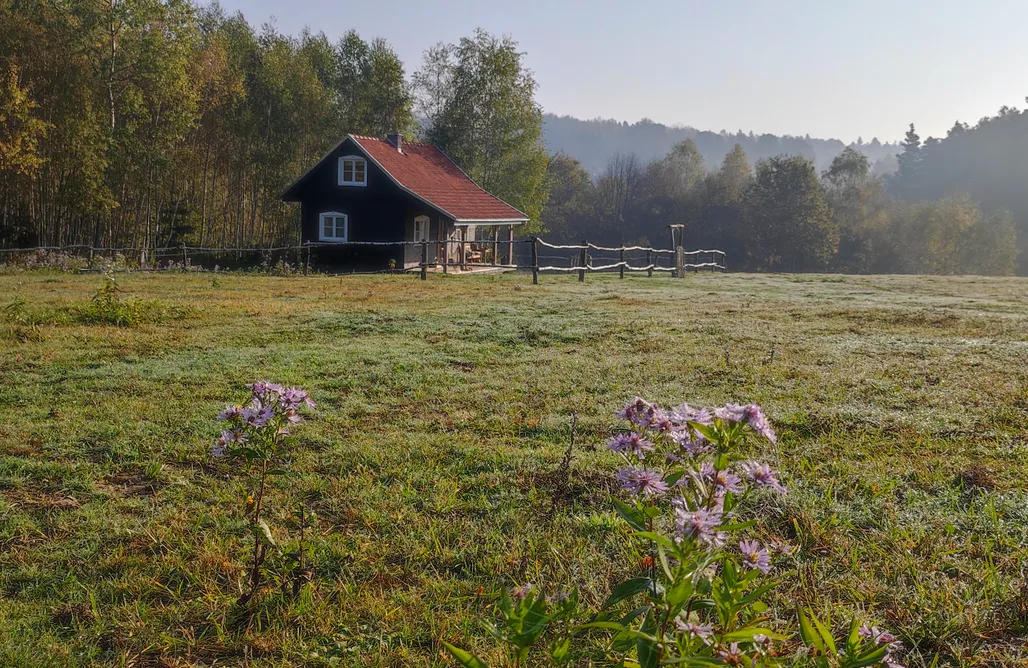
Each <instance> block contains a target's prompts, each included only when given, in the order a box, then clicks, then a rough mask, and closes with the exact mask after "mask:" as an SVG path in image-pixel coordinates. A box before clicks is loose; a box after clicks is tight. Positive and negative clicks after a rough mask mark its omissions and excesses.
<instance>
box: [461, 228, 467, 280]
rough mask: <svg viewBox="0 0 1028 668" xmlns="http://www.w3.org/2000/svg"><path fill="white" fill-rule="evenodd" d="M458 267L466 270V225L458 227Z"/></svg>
mask: <svg viewBox="0 0 1028 668" xmlns="http://www.w3.org/2000/svg"><path fill="white" fill-rule="evenodd" d="M460 268H461V271H467V270H468V226H467V225H465V226H464V227H462V228H460Z"/></svg>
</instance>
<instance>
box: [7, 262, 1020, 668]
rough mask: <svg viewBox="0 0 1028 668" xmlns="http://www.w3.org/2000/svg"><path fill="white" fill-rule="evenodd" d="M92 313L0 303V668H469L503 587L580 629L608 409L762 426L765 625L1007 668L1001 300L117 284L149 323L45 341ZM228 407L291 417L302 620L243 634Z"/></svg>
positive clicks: (1008, 502) (593, 579) (380, 285)
mask: <svg viewBox="0 0 1028 668" xmlns="http://www.w3.org/2000/svg"><path fill="white" fill-rule="evenodd" d="M101 284H102V278H101V277H98V276H73V275H65V274H44V273H38V274H37V273H22V274H18V275H11V276H0V289H2V293H3V294H4V295H5V297H4V299H3V300H0V301H2V303H0V306H6V305H7V304H9V303H11V302H12V301H14V300H15V299H18V298H20V299H23V300H24V304H23V305H22V306H20V307H18V308H16V309H14V310H16V311H19V313H20V315H19V316H18V317H17V318H16V317H14V316H12V315H11V314H10V313H7V315H6V316H5V314H4V313H0V345H2V347H3V350H2V352H0V377H2V379H3V382H2V384H0V665H4V666H23V665H24V666H62V665H146V666H149V665H167V666H186V665H212V664H213V665H243V664H245V665H249V666H284V665H311V666H318V665H333V664H330V663H329V660H328V659H319V658H314V654H315V653H317V654H318V655H320V656H321V657H326V656H331V657H335V658H334V659H333V660H334V661H335V664H334V665H341V666H342V665H393V666H420V665H450V664H449V663H448V662H447V660H446V659H445V658H443V655H442V654H441V653H440V645H439V642H438V641H439V640H440V639H445V640H449V641H451V642H456V643H458V644H461V645H464V646H471V647H474V648H475V649H476V650H478V651H480V652H481V653H482V654H484V655H486V656H491V657H494V658H495V657H497V656H499V655H498V653H497V649H498V648H497V647H496V646H495V644H494V643H493V642H492V641H490V640H488V639H487V638H486V636H485V634H484V632H483V631H482V629H481V626H480V625H479V624H478V622H477V619H478V618H479V617H480V616H481V615H483V614H488V612H489V610H490V608H491V606H492V604H493V601H494V600H495V598H494V597H495V594H496V592H497V591H498V589H499V588H500V587H501V586H510V585H513V584H519V583H524V582H536V583H546V585H547V586H548V588H550V589H560V588H566V587H569V586H573V585H574V586H579V587H581V589H582V591H583V595H584V596H585V597H586V599H587V600H593V601H598V600H601V599H602V598H603V597H604V596H605V595H606V594H607V593H608V592H609V589H610V587H611V585H612V584H613V583H615V582H616V580H617V578H619V577H623V576H624V575H626V574H627V573H629V572H631V571H632V570H633V568H634V566H635V565H634V564H631V563H626V559H625V554H626V553H625V551H624V550H623V549H622V548H621V547H620V545H621V544H622V534H623V531H624V529H623V527H622V526H621V525H620V524H619V522H617V521H616V520H615V519H614V516H613V514H612V512H611V504H610V502H609V492H610V491H611V489H612V486H611V483H610V482H609V477H610V473H611V472H612V471H613V469H614V466H615V463H616V460H615V459H614V457H613V456H612V455H610V454H609V453H607V452H605V451H604V450H603V448H602V442H603V440H604V439H605V436H606V435H607V434H608V433H609V431H610V429H611V428H612V427H613V426H614V424H615V422H614V419H613V417H612V412H613V411H614V410H615V409H616V408H617V407H619V406H621V405H622V404H623V403H624V402H625V401H626V400H627V399H630V398H631V397H632V396H633V395H635V394H640V395H642V396H644V397H646V398H650V399H653V400H656V401H661V402H675V403H678V402H681V401H688V402H690V403H700V404H715V403H724V402H726V401H730V400H739V401H750V400H752V401H757V402H759V403H761V404H762V405H764V406H765V408H766V409H767V411H768V414H769V415H770V416H771V418H772V420H773V421H774V422H775V425H776V427H777V428H778V430H779V433H780V436H781V439H780V443H779V446H778V447H777V448H774V449H767V450H765V451H763V452H755V453H754V454H755V455H759V456H761V457H765V458H768V459H771V460H772V461H776V462H777V464H778V465H779V466H780V467H781V468H782V469H783V470H784V471H785V477H786V481H787V484H789V486H790V488H791V493H790V494H789V496H788V497H785V499H784V500H782V501H779V502H777V505H776V506H773V507H771V508H769V509H767V511H766V512H765V514H764V515H763V516H762V518H761V519H762V532H763V533H764V534H765V536H766V537H767V538H772V537H776V538H781V539H784V540H788V541H791V542H793V543H795V544H796V545H798V546H799V548H800V549H799V552H798V553H797V554H796V555H795V556H793V557H791V558H789V559H786V560H785V561H783V562H781V565H780V567H779V570H780V571H781V572H782V574H783V579H782V582H783V584H782V586H781V587H780V592H781V596H780V597H779V598H778V599H777V600H776V601H774V606H775V610H776V611H777V613H778V614H779V615H781V616H782V617H785V618H788V617H789V616H790V614H791V613H790V610H791V608H792V605H793V604H794V603H795V602H797V601H805V602H809V603H810V604H811V605H812V606H813V607H814V609H815V611H816V612H818V613H819V614H824V613H825V612H827V611H830V610H831V611H834V612H833V616H834V618H835V619H836V620H837V621H838V622H840V623H841V622H843V621H844V619H848V616H849V615H850V614H851V612H853V611H857V612H858V613H859V614H860V615H862V616H866V617H867V618H869V619H872V620H874V621H876V622H878V623H880V625H882V626H887V627H889V628H890V629H892V630H893V631H895V632H897V634H898V635H899V636H900V637H901V639H902V640H903V641H904V642H905V643H906V644H907V646H908V647H912V648H913V650H912V652H911V654H910V656H909V663H910V664H911V665H914V666H920V665H931V664H932V662H933V661H934V660H935V659H936V657H937V658H938V662H939V664H940V665H1000V664H1003V663H1006V664H1007V665H1023V664H1021V663H1020V662H1024V661H1028V649H1026V648H1025V643H1024V640H1023V638H1024V637H1025V635H1026V634H1028V584H1026V581H1025V573H1026V571H1028V552H1026V547H1028V494H1026V483H1025V480H1026V473H1028V463H1026V462H1028V280H1025V279H1012V278H1011V279H992V278H960V277H957V278H952V277H950V278H944V277H890V276H886V277H838V276H817V275H802V276H789V275H779V276H770V275H765V276H760V275H745V274H738V275H733V274H729V275H699V276H690V277H688V279H687V280H683V281H675V280H672V279H669V278H666V277H659V278H658V277H654V278H652V279H647V278H645V277H642V276H632V277H630V278H628V279H626V280H624V281H619V280H617V279H616V278H614V277H609V276H603V277H600V276H590V277H589V278H588V282H586V283H585V284H579V283H577V282H576V281H575V279H574V277H554V276H544V277H542V284H541V285H538V286H533V285H531V284H530V281H529V280H528V279H527V278H526V277H525V276H523V275H522V276H503V277H459V278H458V277H443V276H432V277H430V280H429V281H427V282H424V283H423V282H421V281H418V280H416V278H414V277H408V276H377V277H343V278H338V277H336V278H326V277H311V278H273V277H255V276H233V275H222V276H219V277H218V278H217V279H216V281H213V280H212V277H211V276H210V275H184V274H176V275H171V274H166V275H139V274H125V275H122V276H120V277H119V284H120V286H121V288H122V291H123V295H124V297H125V298H126V299H131V298H135V297H139V298H140V299H143V300H150V301H148V302H147V303H153V304H161V305H163V307H166V312H167V313H171V314H175V315H174V317H169V318H165V319H163V320H161V321H159V322H141V323H139V324H137V326H134V327H117V326H110V325H98V324H85V323H83V322H81V321H77V320H75V319H74V318H58V317H50V316H47V315H46V314H55V313H57V314H59V313H72V312H75V309H78V308H82V307H84V306H85V305H86V304H88V302H89V300H90V297H91V296H92V295H93V294H94V292H95V291H96V289H97V288H98V287H100V285H101ZM26 313H27V314H28V315H26ZM33 313H35V314H36V317H35V318H34V317H33V315H32V314H33ZM256 378H267V379H270V380H275V381H280V382H284V383H289V384H295V385H299V386H302V387H305V388H308V389H310V391H311V393H312V394H313V396H314V397H315V399H317V400H318V401H319V407H318V409H317V410H316V411H315V415H314V417H313V419H312V420H310V421H309V422H308V423H306V424H305V425H304V426H303V427H302V429H301V430H300V432H299V435H300V437H301V444H300V446H299V447H297V448H296V449H295V451H293V452H292V455H291V461H289V462H288V466H289V468H291V469H292V470H293V471H295V475H294V476H291V477H287V478H279V479H275V481H274V486H273V488H272V490H271V508H272V512H271V517H270V520H271V524H272V526H273V527H281V526H282V522H283V521H284V518H285V515H286V513H287V512H288V510H289V506H290V504H293V503H295V502H297V501H300V500H304V501H306V502H308V503H309V504H310V505H311V506H312V507H313V508H315V509H316V510H317V512H318V514H319V520H318V526H317V532H316V537H315V539H314V547H315V551H316V555H317V557H316V563H315V572H316V575H315V586H314V587H313V588H312V589H311V590H310V592H309V595H308V596H304V597H301V598H300V599H298V600H291V599H287V598H284V597H282V596H280V595H278V594H277V593H274V592H270V593H268V594H266V595H265V596H264V597H263V598H262V599H261V603H260V605H259V607H258V609H257V611H256V614H254V615H252V616H249V617H244V616H242V615H240V614H239V613H238V611H236V610H235V609H234V606H233V603H234V601H235V599H236V598H238V596H239V594H240V588H241V587H242V582H243V579H244V565H243V558H244V557H245V555H246V554H247V553H248V548H247V547H246V546H247V529H246V525H245V522H244V521H243V519H242V510H243V504H244V502H245V497H246V488H245V486H244V480H243V479H242V478H241V477H240V476H239V475H236V474H235V472H234V471H232V470H231V468H230V467H229V466H228V465H227V464H225V463H212V462H211V460H210V458H209V457H208V456H207V452H208V449H209V446H210V444H211V443H212V441H213V439H214V437H215V436H216V434H217V432H218V424H217V423H216V422H215V420H214V414H215V413H216V412H217V410H218V409H220V408H221V407H222V406H223V405H224V403H226V402H228V401H240V400H242V399H243V398H244V393H245V390H243V388H242V384H243V383H245V382H249V381H251V380H254V379H256ZM572 413H574V414H576V415H577V416H578V443H579V444H580V446H581V447H579V448H577V449H576V451H575V455H574V474H573V476H572V480H571V483H570V485H567V486H564V485H561V484H559V483H558V482H557V481H556V479H555V476H554V475H553V474H552V473H553V471H554V470H555V469H556V468H557V466H558V464H559V461H560V458H561V456H562V454H563V451H564V449H565V447H566V445H567V434H568V425H569V421H570V416H571V414H572Z"/></svg>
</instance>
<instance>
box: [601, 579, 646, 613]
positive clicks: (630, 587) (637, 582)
mask: <svg viewBox="0 0 1028 668" xmlns="http://www.w3.org/2000/svg"><path fill="white" fill-rule="evenodd" d="M651 583H652V581H651V580H650V579H649V578H632V579H630V580H625V581H624V582H622V583H621V584H619V585H618V586H617V587H615V588H614V591H612V592H611V593H610V596H609V597H608V598H607V601H606V603H604V604H603V608H604V609H606V608H609V607H611V606H612V605H614V604H616V603H618V602H620V601H623V600H625V599H626V598H629V597H630V596H635V595H636V594H641V593H642V592H644V591H646V590H647V589H649V588H650V585H651Z"/></svg>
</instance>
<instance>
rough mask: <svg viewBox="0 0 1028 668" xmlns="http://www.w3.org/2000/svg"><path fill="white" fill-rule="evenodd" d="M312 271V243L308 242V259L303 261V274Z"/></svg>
mask: <svg viewBox="0 0 1028 668" xmlns="http://www.w3.org/2000/svg"><path fill="white" fill-rule="evenodd" d="M310 271H311V244H310V242H307V259H306V261H305V262H304V263H303V275H304V276H306V275H307V274H309V273H310Z"/></svg>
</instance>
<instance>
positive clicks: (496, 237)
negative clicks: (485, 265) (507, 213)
mask: <svg viewBox="0 0 1028 668" xmlns="http://www.w3.org/2000/svg"><path fill="white" fill-rule="evenodd" d="M499 252H500V226H499V225H494V226H493V264H494V265H495V264H496V263H497V261H498V260H499V257H498V254H499Z"/></svg>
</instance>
